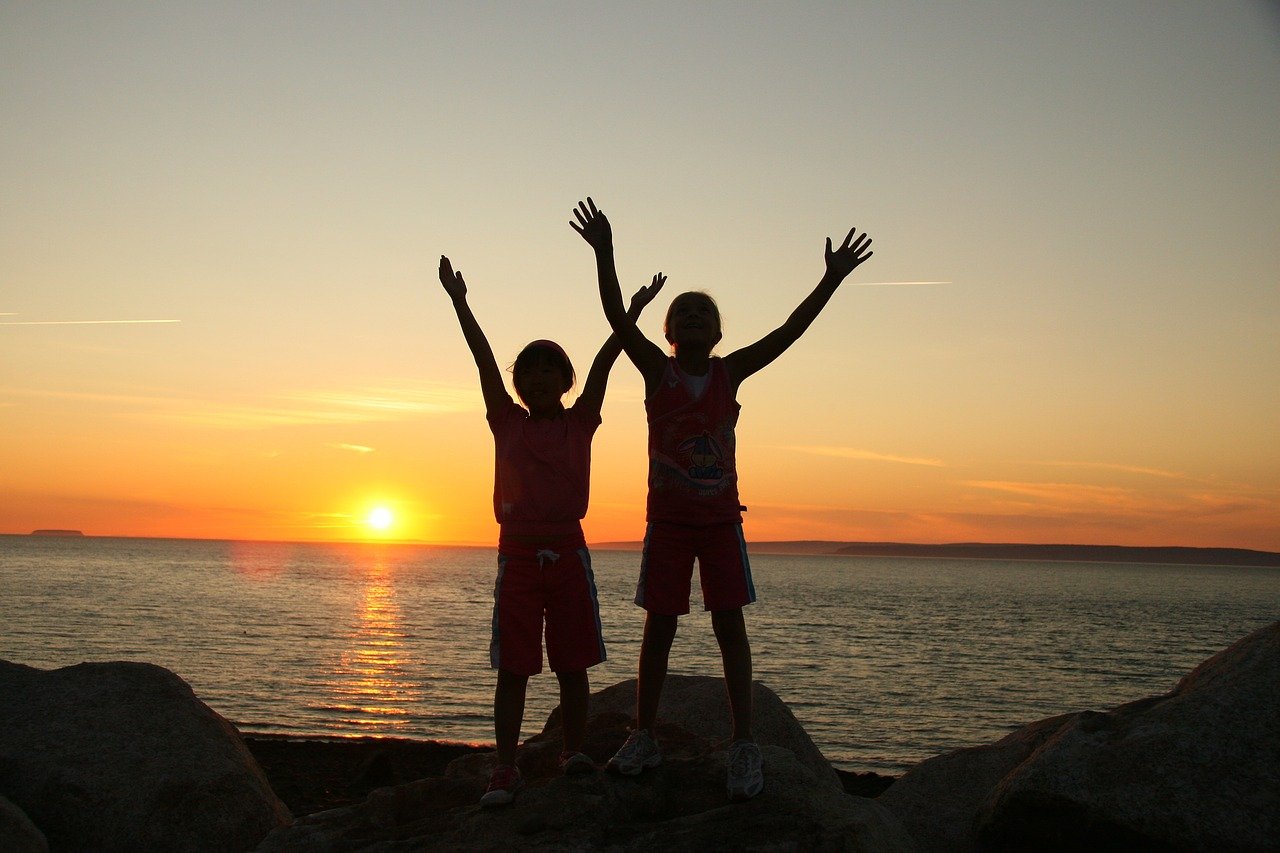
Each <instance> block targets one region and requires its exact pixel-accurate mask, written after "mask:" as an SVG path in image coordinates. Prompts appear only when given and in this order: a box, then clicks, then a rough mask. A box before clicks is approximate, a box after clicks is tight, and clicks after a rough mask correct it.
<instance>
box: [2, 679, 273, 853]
mask: <svg viewBox="0 0 1280 853" xmlns="http://www.w3.org/2000/svg"><path fill="white" fill-rule="evenodd" d="M0 794H3V795H4V796H6V797H8V798H9V799H10V800H12V801H13V802H14V803H15V804H16V805H18V806H19V807H20V808H21V809H22V810H23V811H25V812H26V814H27V815H28V816H29V817H30V818H31V820H32V822H34V823H35V824H36V826H38V827H39V828H40V829H41V830H42V831H43V833H44V835H45V837H46V838H47V839H48V841H49V846H50V847H51V848H52V849H54V850H94V851H114V850H145V849H150V850H173V851H182V850H191V851H196V850H200V851H209V850H245V849H249V848H252V847H253V846H254V845H256V844H257V843H258V842H259V841H260V840H261V839H262V838H263V837H264V836H265V835H266V834H267V833H268V832H269V831H271V830H272V829H273V828H275V827H277V826H280V825H282V824H284V823H287V822H288V821H289V820H290V815H289V813H288V810H287V809H286V808H285V807H284V805H283V804H282V803H281V802H280V801H279V799H277V798H276V796H275V794H274V793H273V792H272V791H271V788H270V786H269V785H268V784H267V781H266V779H265V777H264V776H263V775H262V772H261V770H260V769H259V768H258V765H257V763H256V762H255V761H254V759H253V757H252V756H251V755H250V754H249V751H248V750H247V749H246V748H245V746H244V743H243V742H242V741H241V740H240V736H239V734H238V733H237V732H236V730H235V728H234V727H233V726H232V725H231V724H230V723H228V722H227V721H226V720H224V719H223V718H222V717H220V716H219V715H218V714H216V713H215V712H214V711H212V710H211V709H210V708H209V707H208V706H207V705H205V704H204V703H203V702H201V701H200V700H199V699H197V698H196V696H195V694H193V693H192V692H191V688H190V687H188V686H187V684H186V683H185V682H184V681H182V679H180V678H178V676H176V675H174V674H173V673H172V672H169V671H168V670H166V669H162V668H161V667H157V666H152V665H150V664H143V663H85V664H79V665H78V666H71V667H65V668H63V669H56V670H47V671H46V670H39V669H34V668H32V667H29V666H23V665H21V664H14V663H9V662H5V661H0Z"/></svg>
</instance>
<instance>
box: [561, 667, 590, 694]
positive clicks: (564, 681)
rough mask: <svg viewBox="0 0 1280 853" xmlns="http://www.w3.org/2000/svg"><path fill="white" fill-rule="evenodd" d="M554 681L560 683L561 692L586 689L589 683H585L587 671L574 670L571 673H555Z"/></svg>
mask: <svg viewBox="0 0 1280 853" xmlns="http://www.w3.org/2000/svg"><path fill="white" fill-rule="evenodd" d="M556 679H557V680H558V681H559V682H560V689H561V690H573V689H583V690H585V689H587V685H588V684H589V683H590V682H588V681H587V671H586V670H585V669H579V670H575V671H573V672H557V673H556Z"/></svg>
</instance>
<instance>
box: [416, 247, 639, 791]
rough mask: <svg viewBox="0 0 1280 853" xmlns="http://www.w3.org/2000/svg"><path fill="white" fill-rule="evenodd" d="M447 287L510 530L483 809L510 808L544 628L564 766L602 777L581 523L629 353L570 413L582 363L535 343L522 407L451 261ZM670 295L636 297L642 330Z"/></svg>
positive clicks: (498, 513)
mask: <svg viewBox="0 0 1280 853" xmlns="http://www.w3.org/2000/svg"><path fill="white" fill-rule="evenodd" d="M440 282H441V284H442V285H444V289H445V292H446V293H447V294H448V295H449V297H450V299H451V300H452V302H453V308H454V311H455V312H456V313H457V315H458V323H459V325H460V326H461V327H462V333H463V337H465V338H466V341H467V345H468V347H470V349H471V355H472V357H473V358H474V359H475V362H476V367H477V369H478V370H479V373H480V390H481V392H482V394H483V396H484V405H485V414H486V417H487V419H488V421H489V428H490V429H491V430H492V432H493V438H494V445H495V448H496V462H495V470H494V488H493V511H494V515H495V517H496V518H497V521H498V524H499V525H500V528H499V537H498V577H497V581H496V582H495V584H494V593H493V598H494V604H493V619H492V626H491V636H490V644H489V657H490V664H491V665H492V667H493V668H494V669H496V670H498V684H497V688H496V689H495V691H494V699H493V716H494V729H495V734H496V736H497V751H498V759H497V766H496V767H495V768H494V770H493V773H492V775H491V776H490V779H489V788H488V790H487V791H486V792H485V794H484V797H483V798H482V799H481V802H482V803H484V804H485V805H500V804H504V803H509V802H511V801H512V799H514V797H515V794H516V791H517V790H519V788H520V787H521V784H522V782H521V779H520V771H519V770H518V769H517V768H516V766H515V757H516V749H517V746H518V744H519V741H520V726H521V723H522V721H523V717H524V702H525V692H526V688H527V686H528V681H529V676H531V675H536V674H537V673H539V672H541V671H542V633H543V623H544V620H545V623H546V641H547V661H548V663H549V665H550V667H551V670H552V671H553V672H555V674H556V678H557V680H558V681H559V685H560V708H561V712H562V715H563V720H564V749H563V751H562V753H561V756H560V764H561V767H562V769H563V770H564V771H565V772H566V773H569V774H576V773H586V772H590V771H591V770H592V769H593V764H592V762H591V759H589V758H588V757H587V756H585V755H583V754H582V752H581V751H580V750H581V748H582V740H583V737H584V735H585V730H586V719H587V702H588V699H589V695H590V687H589V680H588V677H587V670H588V669H589V668H590V667H592V666H594V665H596V664H598V663H600V662H601V661H603V660H604V659H605V649H604V640H603V638H602V637H601V630H600V606H599V602H598V600H597V597H596V587H595V578H594V576H593V574H592V572H591V557H590V554H589V553H588V552H587V546H586V542H585V540H584V539H583V534H582V524H581V520H582V518H583V517H584V516H585V515H586V511H587V498H588V486H589V483H590V473H591V439H592V437H593V435H594V434H595V431H596V428H597V427H598V426H599V425H600V406H601V404H602V403H603V402H604V393H605V386H606V384H607V383H608V379H609V370H610V369H611V368H612V367H613V363H614V362H615V361H616V360H617V358H618V354H619V353H620V352H621V351H622V345H621V343H620V342H619V341H618V336H617V335H610V336H609V339H608V340H607V341H606V342H605V344H604V346H602V347H601V348H600V352H599V353H598V354H597V355H596V358H595V361H594V362H593V363H592V365H591V370H590V372H589V373H588V374H587V381H586V383H585V384H584V385H583V388H582V393H581V394H580V395H579V396H578V399H577V400H576V401H575V402H574V404H573V405H572V406H570V407H569V408H565V406H564V405H563V403H562V402H561V398H562V397H563V396H564V395H565V394H566V393H567V392H568V391H569V389H570V388H571V387H572V386H573V381H574V373H573V365H572V364H571V363H570V361H569V357H568V356H567V355H566V354H565V352H564V350H563V349H561V348H560V346H559V345H557V344H555V343H554V342H552V341H547V340H538V341H534V342H533V343H531V344H529V345H528V346H526V347H525V348H524V349H523V350H522V351H521V352H520V354H519V355H518V356H517V357H516V361H515V364H514V366H513V368H512V378H513V384H514V385H515V389H516V394H517V395H518V396H519V397H520V401H521V402H522V403H523V404H524V405H523V406H520V405H518V404H516V403H515V401H513V400H512V399H511V395H510V394H508V393H507V391H506V388H505V387H504V385H503V381H502V372H501V371H500V370H499V369H498V364H497V361H496V360H495V359H494V357H493V350H492V349H491V348H490V347H489V342H488V340H487V339H486V338H485V335H484V332H483V331H482V330H481V328H480V324H479V323H478V322H477V321H476V319H475V316H474V315H473V314H472V312H471V308H470V306H469V305H468V304H467V298H466V294H467V286H466V282H464V281H463V278H462V273H460V272H455V271H454V269H453V265H452V264H451V263H450V261H449V259H448V258H447V257H444V256H441V258H440ZM661 287H662V281H661V280H660V279H659V278H658V277H657V276H655V277H654V279H653V282H652V283H651V284H650V285H649V286H648V287H643V288H641V289H640V291H639V292H637V293H636V294H635V296H634V297H632V300H631V307H630V315H629V316H631V317H632V322H634V318H635V317H636V316H638V315H639V313H640V311H641V310H642V309H643V308H644V306H646V305H648V304H649V302H650V301H651V300H652V299H653V297H654V295H656V294H657V292H658V290H659V289H660V288H661Z"/></svg>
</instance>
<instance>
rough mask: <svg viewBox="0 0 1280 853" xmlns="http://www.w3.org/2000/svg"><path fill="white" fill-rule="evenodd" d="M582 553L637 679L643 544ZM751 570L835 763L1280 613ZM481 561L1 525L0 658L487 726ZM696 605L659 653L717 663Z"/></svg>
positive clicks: (343, 710) (894, 767) (1043, 705)
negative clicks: (157, 675) (56, 532)
mask: <svg viewBox="0 0 1280 853" xmlns="http://www.w3.org/2000/svg"><path fill="white" fill-rule="evenodd" d="M592 556H593V562H594V568H595V573H596V580H597V583H598V585H599V588H600V595H601V616H602V619H603V622H604V625H605V632H606V634H605V640H606V643H607V644H608V648H609V660H608V661H607V662H606V663H604V664H602V665H601V666H599V667H596V668H595V669H593V670H592V671H591V678H592V685H593V687H594V688H596V689H599V688H602V687H606V686H608V685H610V684H613V683H615V682H618V681H622V680H624V679H627V678H631V677H633V676H634V674H635V665H636V656H637V653H638V648H639V637H640V629H641V626H642V624H643V611H641V610H640V609H639V608H637V607H635V606H634V605H633V604H632V603H631V597H632V594H633V593H634V589H635V578H636V567H637V558H638V555H637V554H634V553H626V552H619V551H597V552H594V553H593V555H592ZM752 569H753V573H754V575H755V581H756V589H757V592H758V594H759V596H760V601H759V603H757V604H755V605H753V606H751V607H749V608H748V609H747V625H748V630H749V632H750V635H751V638H752V646H753V651H754V656H755V673H756V678H757V679H759V680H761V681H763V682H764V683H765V684H767V685H768V686H769V687H770V688H772V689H773V690H774V692H776V693H777V694H778V695H779V696H781V697H782V699H783V700H784V701H786V702H787V703H788V704H789V705H790V707H791V708H792V710H793V711H794V712H795V714H796V716H797V717H798V718H799V719H800V721H801V722H802V723H803V724H804V725H805V727H806V729H807V730H808V732H809V734H810V736H811V737H812V738H813V739H814V741H815V742H816V743H817V744H818V746H819V748H820V749H821V750H822V751H823V753H824V754H826V756H827V757H828V758H829V759H831V760H832V761H833V762H834V763H835V764H836V765H838V766H840V767H843V768H845V769H850V770H875V771H878V772H881V773H888V774H896V773H900V772H902V771H903V770H904V769H905V768H907V767H908V766H910V765H911V764H913V763H915V762H917V761H920V760H921V759H924V758H927V757H929V756H931V755H936V754H938V753H940V752H945V751H947V750H950V749H954V748H957V747H962V746H972V745H977V744H981V743H987V742H989V741H992V740H995V739H997V738H999V737H1001V736H1003V735H1004V734H1006V733H1007V732H1009V731H1011V730H1013V729H1015V728H1017V727H1019V726H1021V725H1023V724H1025V723H1028V722H1031V721H1034V720H1038V719H1041V718H1043V717H1047V716H1051V715H1053V714H1059V713H1063V712H1067V711H1078V710H1083V709H1106V708H1109V707H1112V706H1115V705H1118V704H1120V703H1122V702H1126V701H1129V700H1131V699H1137V698H1141V697H1143V696H1148V695H1151V694H1155V693H1162V692H1165V691H1167V690H1169V689H1170V688H1171V687H1172V686H1173V685H1174V683H1175V682H1176V681H1177V680H1178V678H1180V677H1181V676H1182V675H1183V674H1184V673H1185V672H1186V671H1188V670H1189V669H1191V668H1192V667H1193V666H1195V665H1196V664H1198V663H1199V662H1200V661H1201V660H1203V659H1204V658H1206V657H1208V656H1209V655H1211V654H1213V653H1214V652H1216V651H1218V650H1220V649H1222V648H1224V647H1225V646H1227V645H1229V644H1230V643H1232V642H1234V641H1235V640H1237V639H1239V638H1240V637H1242V636H1244V635H1245V634H1247V633H1249V632H1251V631H1253V630H1255V629H1257V628H1260V627H1262V626H1263V625H1265V624H1267V623H1268V622H1270V621H1273V620H1275V619H1276V618H1280V571H1277V570H1275V569H1252V568H1234V567H1204V566H1157V565H1131V564H1093V563H1038V562H1013V561H1009V562H1001V561H985V560H936V561H935V560H921V559H915V560H904V559H892V558H872V557H834V556H829V557H798V556H769V555H755V556H753V557H752ZM495 571H496V555H495V552H494V551H493V549H485V548H474V549H472V548H444V547H431V546H416V545H414V546H396V545H300V544H279V543H270V544H263V543H242V542H210V541H187V540H162V539H108V538H87V539H60V538H36V537H25V536H0V658H4V659H7V660H11V661H16V662H19V663H25V664H29V665H32V666H37V667H42V668H51V667H59V666H65V665H69V664H74V663H79V662H80V661H86V660H94V661H103V660H142V661H149V662H151V663H156V664H160V665H161V666H164V667H167V668H169V669H172V670H173V671H175V672H177V673H178V674H179V675H181V676H182V677H183V678H184V679H186V680H187V681H188V682H189V683H190V684H191V685H192V687H193V688H194V689H195V691H196V693H197V694H198V695H199V696H200V697H201V698H202V699H203V700H204V701H205V702H206V703H208V704H209V705H210V706H212V707H213V708H214V709H215V710H217V711H218V712H219V713H221V714H222V715H223V716H225V717H227V718H229V719H231V720H233V721H234V722H235V723H236V724H237V725H238V726H240V728H241V729H243V730H245V731H255V732H277V733H287V734H296V735H354V734H373V735H395V736H401V737H416V738H436V739H447V740H467V741H492V739H493V734H492V721H491V702H492V691H493V674H492V673H491V672H490V670H489V669H488V640H489V633H488V632H489V617H490V607H491V604H492V587H493V580H494V575H495ZM695 589H696V585H695ZM696 595H697V593H696V592H695V597H696ZM694 606H695V612H694V613H693V614H692V615H690V616H689V617H686V618H684V619H682V620H681V627H680V633H679V634H678V636H677V637H676V644H675V648H674V649H673V652H672V666H671V671H672V672H673V673H681V674H701V675H713V676H719V675H720V661H719V655H718V652H717V650H716V646H715V641H714V638H713V637H712V633H711V622H710V618H709V617H708V616H707V614H706V613H703V612H701V611H700V610H696V608H698V607H700V603H697V602H695V605H694ZM555 704H556V683H555V679H554V677H553V676H552V675H551V674H550V673H544V674H543V675H542V676H539V677H537V678H534V679H533V680H532V681H531V682H530V688H529V703H528V710H527V711H526V715H525V728H524V734H525V736H528V735H531V734H534V733H536V732H537V731H539V730H541V728H542V724H543V722H544V721H545V719H546V716H547V714H548V713H549V712H550V711H551V709H552V708H553V707H554V705H555Z"/></svg>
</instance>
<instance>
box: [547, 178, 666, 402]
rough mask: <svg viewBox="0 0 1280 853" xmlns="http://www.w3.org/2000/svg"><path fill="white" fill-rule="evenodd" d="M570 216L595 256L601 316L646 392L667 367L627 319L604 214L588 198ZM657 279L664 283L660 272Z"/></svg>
mask: <svg viewBox="0 0 1280 853" xmlns="http://www.w3.org/2000/svg"><path fill="white" fill-rule="evenodd" d="M573 215H574V216H575V217H576V218H577V220H578V221H577V222H570V223H569V225H570V226H572V227H573V230H574V231H577V232H578V233H579V234H581V235H582V239H584V240H586V241H587V244H588V245H589V246H591V248H592V249H593V250H595V253H596V275H597V278H598V279H599V283H600V302H601V304H602V305H603V306H604V316H605V317H606V318H607V319H608V320H609V326H610V328H612V329H613V331H614V334H616V335H617V336H618V341H619V342H620V343H621V344H622V349H623V350H624V351H625V352H626V353H627V358H629V359H631V363H632V364H634V365H635V366H636V369H637V370H639V371H640V375H641V376H643V377H644V381H645V390H646V392H647V391H648V390H649V389H650V387H651V386H653V385H656V384H657V383H658V381H659V380H660V379H661V378H662V371H663V369H664V368H665V367H666V364H667V356H666V353H665V352H663V351H662V350H661V349H660V348H659V347H658V345H657V344H655V343H653V341H651V340H649V339H648V338H646V337H645V336H644V333H643V332H641V331H640V329H639V328H638V327H637V326H636V321H635V318H634V317H630V316H628V313H627V311H626V309H624V308H623V307H622V287H621V285H619V284H618V271H617V268H616V267H615V266H614V260H613V228H612V227H611V226H610V225H609V220H608V218H607V217H606V216H605V215H604V212H603V211H600V210H597V209H596V203H595V202H594V201H592V200H591V199H590V198H588V199H587V200H586V201H580V202H578V206H577V207H576V208H575V209H574V211H573ZM658 276H660V277H662V280H663V281H664V282H665V281H666V277H665V276H662V274H661V273H659V274H658ZM656 278H657V277H655V280H656ZM654 292H655V293H656V291H654ZM651 298H652V297H651Z"/></svg>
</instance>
